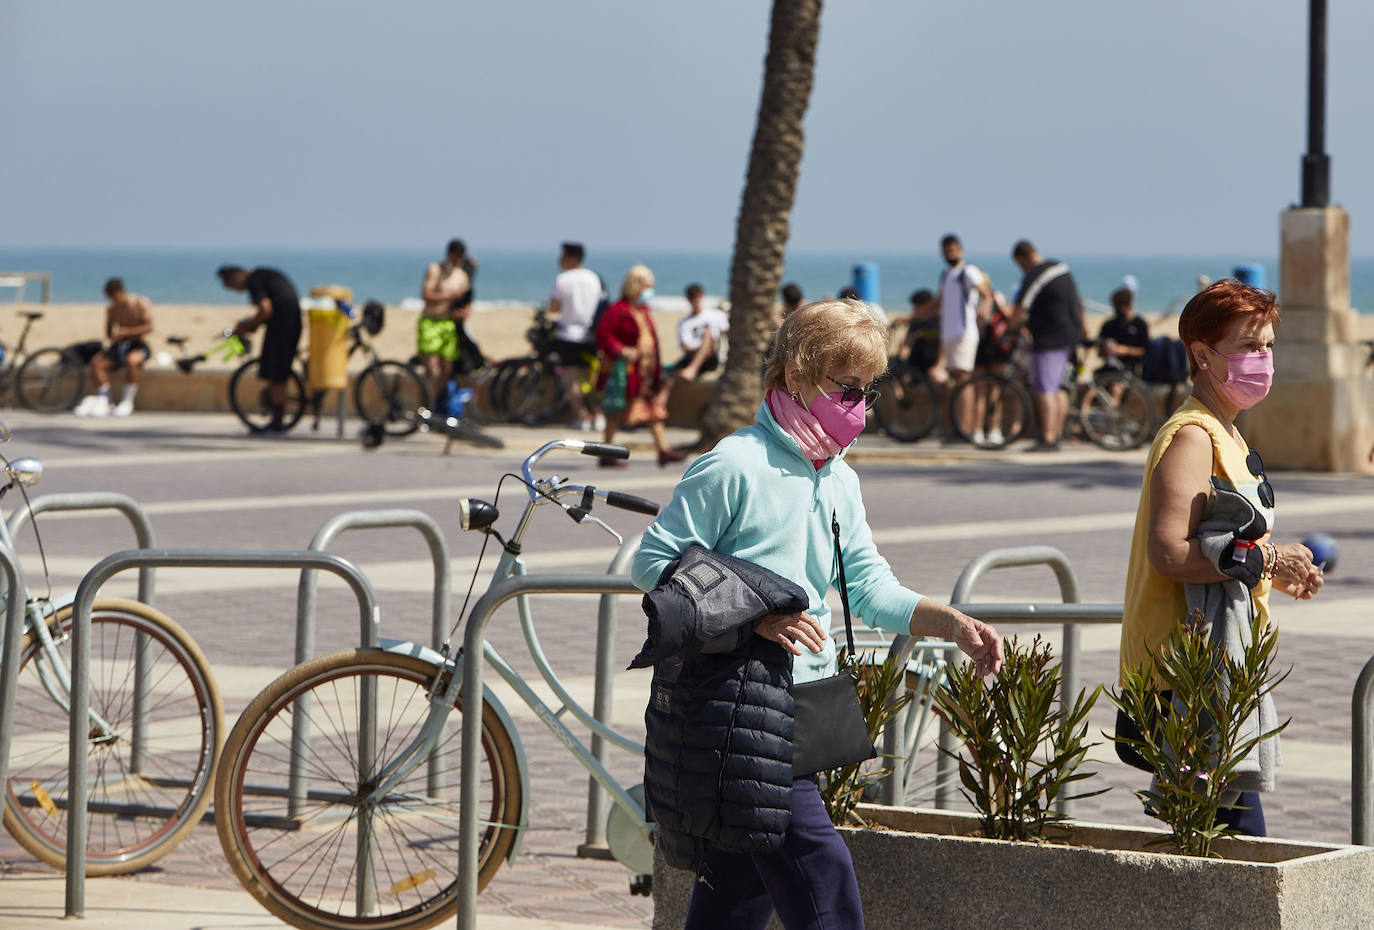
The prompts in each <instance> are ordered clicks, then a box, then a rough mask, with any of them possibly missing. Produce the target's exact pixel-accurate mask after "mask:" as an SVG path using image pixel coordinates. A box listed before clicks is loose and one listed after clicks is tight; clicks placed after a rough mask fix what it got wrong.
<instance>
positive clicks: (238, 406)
mask: <svg viewBox="0 0 1374 930" xmlns="http://www.w3.org/2000/svg"><path fill="white" fill-rule="evenodd" d="M270 391H271V385H270V384H268V383H267V382H266V381H264V380H263V377H262V374H261V373H260V372H259V371H258V359H255V358H250V359H249V360H248V361H246V362H244V363H243V364H242V365H240V366H239V367H238V370H237V371H235V372H234V374H233V376H232V377H230V378H229V407H230V408H231V409H232V410H233V411H234V415H235V416H237V417H238V418H239V419H240V420H242V421H243V423H244V425H245V426H247V427H248V428H249V429H255V430H256V429H266V428H267V427H268V426H269V425H270V424H271V422H272V402H271V396H270V393H269V392H270ZM305 396H306V395H305V382H303V381H302V380H301V376H300V375H299V374H297V373H296V370H295V369H294V368H293V369H291V371H290V372H289V373H288V374H287V376H286V401H285V406H284V408H283V410H282V426H283V427H285V428H286V429H290V428H291V427H293V426H295V425H296V424H297V423H298V422H300V418H301V417H302V416H303V415H304V414H305Z"/></svg>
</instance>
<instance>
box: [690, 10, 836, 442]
mask: <svg viewBox="0 0 1374 930" xmlns="http://www.w3.org/2000/svg"><path fill="white" fill-rule="evenodd" d="M820 31H821V0H773V20H772V25H771V26H770V29H769V33H768V57H767V59H765V61H764V68H763V96H762V99H761V100H760V101H759V115H758V120H757V122H756V124H755V126H754V144H753V148H752V149H751V150H750V152H749V172H748V175H747V178H746V180H745V184H744V194H743V196H742V198H741V200H740V209H739V219H738V221H737V222H736V225H735V254H734V259H733V261H732V262H731V265H730V337H729V346H730V351H729V357H728V358H727V360H726V363H725V369H724V371H723V372H722V373H721V376H720V381H719V383H718V385H717V387H716V393H715V396H714V397H713V398H712V400H711V404H710V406H709V407H708V408H707V410H706V413H705V415H704V416H703V417H702V424H701V426H702V432H701V439H700V441H699V446H700V447H701V448H710V447H711V446H713V445H715V443H716V442H717V441H718V440H719V439H720V438H721V437H722V436H725V435H728V434H729V433H731V432H733V431H734V430H736V429H738V428H739V427H741V426H744V425H746V424H748V423H750V422H752V421H753V419H754V411H755V410H756V409H757V408H758V405H759V401H760V400H761V399H762V397H763V376H762V369H763V361H764V352H765V351H766V349H767V347H768V341H769V339H770V338H771V337H772V335H773V326H772V322H771V315H772V309H773V301H774V300H775V299H776V297H777V293H778V286H779V285H780V284H781V283H782V265H783V258H784V255H785V253H786V251H787V237H788V234H789V233H790V230H791V216H792V202H793V200H794V199H795V198H796V193H797V176H798V175H799V174H800V173H801V160H802V146H803V131H802V119H803V117H805V116H806V107H807V104H808V103H809V102H810V100H811V85H812V82H813V77H814V75H815V70H816V68H815V66H816V46H817V44H818V42H819V41H820Z"/></svg>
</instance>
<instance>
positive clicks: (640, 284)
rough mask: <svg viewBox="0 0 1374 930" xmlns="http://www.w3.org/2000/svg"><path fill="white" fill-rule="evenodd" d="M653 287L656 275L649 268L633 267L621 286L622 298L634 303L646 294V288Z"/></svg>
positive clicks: (643, 266)
mask: <svg viewBox="0 0 1374 930" xmlns="http://www.w3.org/2000/svg"><path fill="white" fill-rule="evenodd" d="M653 286H654V273H653V272H652V271H650V270H649V266H648V265H633V266H631V267H630V270H629V271H627V272H625V280H624V282H622V283H621V285H620V296H621V297H622V298H624V299H625V300H631V301H632V300H634V299H635V298H636V297H638V296H639V295H640V294H642V293H644V289H645V288H648V287H653Z"/></svg>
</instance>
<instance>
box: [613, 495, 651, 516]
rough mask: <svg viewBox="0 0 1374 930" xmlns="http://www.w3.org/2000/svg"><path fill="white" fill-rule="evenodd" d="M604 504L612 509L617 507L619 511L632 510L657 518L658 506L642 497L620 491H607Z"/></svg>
mask: <svg viewBox="0 0 1374 930" xmlns="http://www.w3.org/2000/svg"><path fill="white" fill-rule="evenodd" d="M606 503H608V504H610V505H611V506H612V507H619V508H620V509H621V510H633V511H634V512H635V513H647V514H648V515H649V516H651V517H656V516H658V504H655V503H654V502H653V501H651V500H649V499H648V498H644V497H636V496H635V495H634V494H625V493H623V492H621V491H607V492H606Z"/></svg>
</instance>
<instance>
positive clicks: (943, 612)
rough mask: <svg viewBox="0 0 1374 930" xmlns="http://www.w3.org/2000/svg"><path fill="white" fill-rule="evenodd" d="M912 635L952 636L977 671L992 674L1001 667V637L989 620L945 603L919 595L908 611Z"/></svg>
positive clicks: (980, 673) (946, 637) (948, 637)
mask: <svg viewBox="0 0 1374 930" xmlns="http://www.w3.org/2000/svg"><path fill="white" fill-rule="evenodd" d="M911 635H912V636H939V637H942V638H944V639H949V640H953V641H954V644H955V645H956V646H958V647H959V649H960V650H961V651H963V653H964V654H965V655H967V656H968V657H969V658H971V659H973V666H974V668H975V669H977V670H978V674H979V675H995V674H996V673H998V672H1000V671H1001V670H1002V637H1001V636H1000V635H999V634H998V632H997V630H995V629H993V627H992V625H991V624H987V623H984V622H983V621H982V620H979V619H977V618H975V617H970V616H969V615H968V614H966V613H964V612H963V611H959V610H955V609H954V608H953V607H950V606H949V605H948V604H941V603H940V602H939V601H934V600H931V599H930V598H928V597H923V598H921V599H920V600H919V601H917V602H916V609H915V610H913V611H912V612H911Z"/></svg>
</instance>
